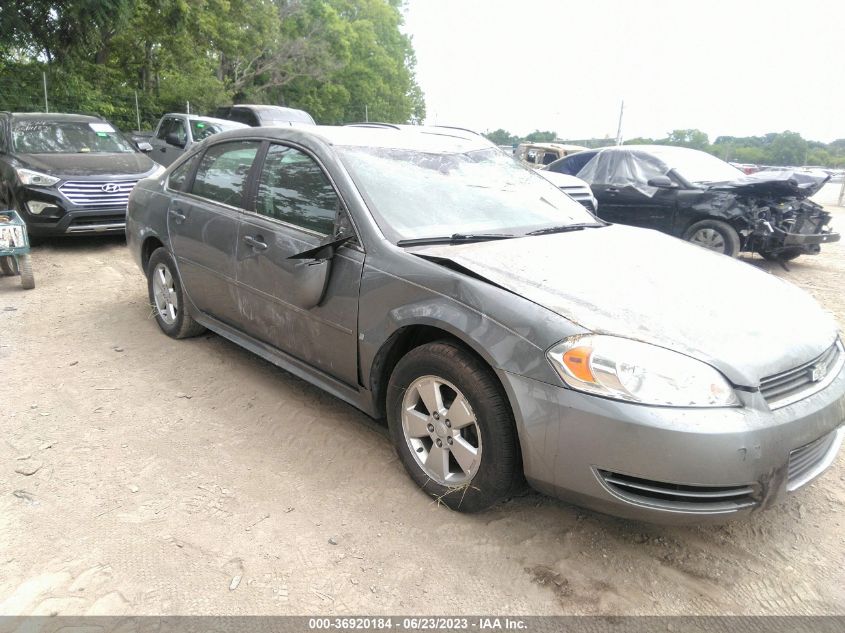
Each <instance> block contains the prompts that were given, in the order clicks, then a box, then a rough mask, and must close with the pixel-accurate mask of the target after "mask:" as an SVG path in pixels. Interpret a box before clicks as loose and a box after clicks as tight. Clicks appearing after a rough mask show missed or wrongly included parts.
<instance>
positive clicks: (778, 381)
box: [760, 341, 845, 409]
mask: <svg viewBox="0 0 845 633" xmlns="http://www.w3.org/2000/svg"><path fill="white" fill-rule="evenodd" d="M843 364H845V354H843V349H842V343H841V342H840V341H836V343H834V344H833V345H831V346H830V347H829V348H828V350H827V351H826V352H825V353H824V354H822V355H821V356H819V357H818V358H816V359H815V360H811V361H810V362H809V363H804V364H803V365H800V366H798V367H796V368H794V369H790V370H789V371H785V372H783V373H780V374H775V375H774V376H769V377H768V378H763V380H762V381H760V393H762V394H763V397H764V398H765V399H766V402H767V403H768V404H769V408H770V409H778V408H780V407H785V406H786V405H789V404H792V403H793V402H797V401H798V400H803V399H804V398H807V397H809V396H811V395H813V394H814V393H817V392H819V391H821V390H822V389H824V388H825V387H827V386H828V385H829V384H830V383H831V382H832V381H833V379H834V378H836V376H837V374H839V371H840V370H841V369H842V365H843Z"/></svg>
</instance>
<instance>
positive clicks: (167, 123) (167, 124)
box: [156, 117, 174, 141]
mask: <svg viewBox="0 0 845 633" xmlns="http://www.w3.org/2000/svg"><path fill="white" fill-rule="evenodd" d="M173 120H174V119H173V118H172V117H167V118H165V119H163V120H162V122H161V125H159V126H158V133H157V134H156V138H158V139H161V140H162V141H163V140H164V139H166V138H167V135H168V134H170V131H171V130H172V129H173Z"/></svg>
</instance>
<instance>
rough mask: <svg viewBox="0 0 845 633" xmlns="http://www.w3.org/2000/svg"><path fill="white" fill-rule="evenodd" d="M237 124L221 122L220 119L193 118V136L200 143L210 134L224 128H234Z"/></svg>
mask: <svg viewBox="0 0 845 633" xmlns="http://www.w3.org/2000/svg"><path fill="white" fill-rule="evenodd" d="M237 127H238V126H237V125H234V124H232V123H229V124H228V125H227V124H225V123H220V122H219V121H206V120H204V119H191V136H192V137H193V138H194V141H196V142H197V143H199V142H200V141H203V140H205V139H207V138H208V137H209V136H212V135H214V134H218V133H220V132H222V131H223V130H233V129H235V128H237Z"/></svg>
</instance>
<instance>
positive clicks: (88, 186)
mask: <svg viewBox="0 0 845 633" xmlns="http://www.w3.org/2000/svg"><path fill="white" fill-rule="evenodd" d="M137 182H138V181H137V180H70V181H68V182H66V183H64V184H63V185H61V186H60V187H59V191H61V192H62V193H63V194H64V195H65V196H66V197H67V199H68V200H70V201H71V202H73V204H75V205H78V206H80V207H87V208H98V207H109V208H115V207H126V203H127V202H128V201H129V194H130V193H131V191H132V188H133V187H134V186H135V184H136V183H137ZM114 185H116V186H117V190H116V191H105V190H104V189H103V187H112V186H114Z"/></svg>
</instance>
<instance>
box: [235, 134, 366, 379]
mask: <svg viewBox="0 0 845 633" xmlns="http://www.w3.org/2000/svg"><path fill="white" fill-rule="evenodd" d="M345 214H346V210H345V209H344V207H343V204H342V202H341V199H340V196H339V195H338V193H337V191H336V190H335V188H334V187H333V186H332V183H331V181H330V180H329V178H328V176H327V175H326V173H325V171H324V170H323V169H322V167H321V166H320V165H319V164H318V163H317V161H316V160H315V159H314V158H312V157H311V156H310V155H309V154H307V153H306V152H305V151H303V150H300V149H297V148H294V147H289V146H287V145H281V144H271V145H270V146H269V148H268V151H267V155H266V158H265V160H264V163H263V166H262V167H261V169H260V172H259V175H258V183H257V189H256V196H255V204H254V208H253V209H252V210H251V211H250V212H247V213H244V214H243V216H242V219H241V222H240V228H239V231H238V257H237V280H238V287H239V289H240V293H241V309H242V316H243V318H244V321H243V322H242V325H241V327H242V328H243V329H245V330H246V331H247V332H248V333H249V334H250V335H252V336H253V337H255V338H257V339H259V340H261V341H264V342H265V343H268V344H270V345H272V346H274V347H276V348H278V349H280V350H282V351H284V352H286V353H288V354H290V355H292V356H294V357H296V358H298V359H300V360H302V361H305V362H306V363H308V364H310V365H312V366H314V367H317V368H319V369H321V370H323V371H324V372H326V373H327V374H330V375H331V376H333V377H335V378H337V379H338V380H341V381H343V382H346V383H348V384H350V385H355V384H357V382H358V370H357V367H358V359H357V349H358V345H357V331H358V330H357V324H358V293H359V289H360V281H361V271H362V269H363V265H364V252H363V250H362V249H361V247H360V245H359V244H358V243H357V240H352V241H350V242H347V243H346V244H344V245H343V246H341V247H340V248H339V249H338V251H337V252H336V253H335V256H334V258H333V259H332V260H331V262H330V270H329V277H328V286H327V288H326V292H325V295H324V298H323V300H322V301H321V303H320V304H319V305H317V306H315V307H310V306H308V305H307V304H305V303H304V302H303V298H302V296H301V294H302V285H303V280H304V279H305V278H306V274H307V270H306V269H307V267H308V265H309V262H308V260H300V259H290V257H291V255H296V254H298V253H301V252H303V251H306V250H308V249H310V248H313V247H315V246H317V245H318V244H319V243H320V242H321V241H323V240H324V239H326V238H327V237H329V236H331V235H334V234H336V231H338V230H339V229H340V226H341V225H345V226H347V227H350V226H351V225H350V224H349V223H348V221H347V216H346V215H345ZM346 230H348V231H350V232H351V228H347V229H346Z"/></svg>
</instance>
